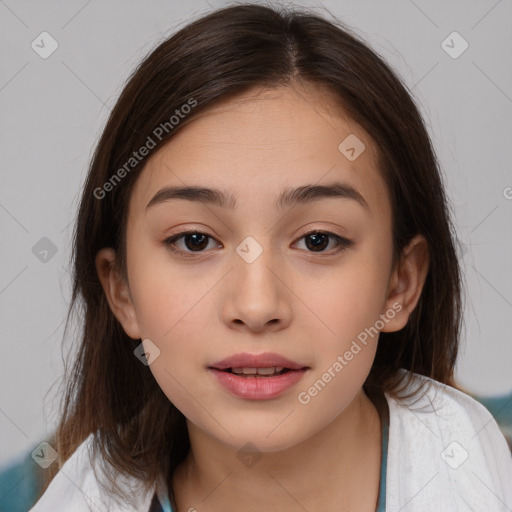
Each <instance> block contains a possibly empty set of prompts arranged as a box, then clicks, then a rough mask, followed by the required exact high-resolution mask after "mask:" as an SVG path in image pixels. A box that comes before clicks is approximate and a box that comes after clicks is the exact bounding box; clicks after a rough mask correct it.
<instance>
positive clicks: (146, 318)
mask: <svg viewBox="0 0 512 512" xmlns="http://www.w3.org/2000/svg"><path fill="white" fill-rule="evenodd" d="M347 137H351V139H348V141H349V142H351V144H348V142H347V143H345V146H344V145H342V150H340V149H339V146H340V143H342V142H343V141H344V140H345V139H346V138H347ZM355 137H357V139H356V138H355ZM354 141H356V142H355V143H354ZM358 141H359V142H358ZM361 142H362V143H363V144H364V150H363V151H362V152H360V150H361V148H362V147H363V146H360V144H361ZM350 147H355V151H351V150H350ZM347 148H348V149H347ZM358 153H360V154H358ZM354 156H355V157H356V158H354ZM348 157H350V158H348ZM376 161H377V151H376V148H375V147H374V144H373V142H372V140H371V139H370V138H369V136H368V134H367V133H366V132H365V131H363V129H362V128H361V127H360V126H358V125H357V124H355V123H354V122H353V121H352V120H351V119H350V118H348V116H347V115H344V113H343V111H342V110H341V109H340V108H339V107H335V106H334V103H333V101H332V98H329V96H327V93H325V92H322V91H321V90H319V89H316V88H313V86H309V87H308V88H307V89H294V88H292V87H283V88H279V89H274V90H270V91H269V90H253V91H251V92H250V93H247V94H244V95H243V96H240V97H238V98H237V99H236V100H231V101H229V102H227V103H225V104H223V105H221V106H219V107H216V108H215V109H212V110H211V111H209V112H207V113H204V114H201V115H200V116H199V117H197V118H196V119H195V120H194V122H192V123H191V124H190V125H189V126H187V127H186V128H184V129H183V131H182V132H180V133H179V134H178V135H177V136H175V138H174V139H173V140H171V141H170V142H169V143H167V144H166V145H165V146H164V147H162V148H160V149H159V150H158V152H156V153H155V154H154V155H153V156H152V157H151V158H150V159H149V160H148V162H147V164H146V166H145V168H144V170H143V171H142V172H141V174H140V176H139V177H138V179H137V182H136V184H135V186H134V188H133V191H132V195H131V199H130V205H129V212H128V219H127V272H128V285H129V291H128V293H129V297H130V299H129V301H128V302H127V303H126V304H124V305H121V306H114V311H115V312H116V315H117V317H118V318H119V319H120V321H121V322H122V324H123V327H124V328H125V330H126V332H127V333H128V335H129V336H131V337H133V338H135V339H138V338H141V339H142V340H145V341H144V346H145V348H146V350H147V351H148V352H149V353H151V352H152V351H153V352H154V350H155V347H157V349H158V350H159V351H160V352H159V355H158V356H157V357H156V358H155V359H154V360H153V362H152V363H151V364H150V366H149V369H150V371H151V372H152V373H153V375H154V377H155V379H156V380H157V382H158V384H159V386H160V387H161V388H162V390H163V391H164V393H165V394H166V395H167V397H168V398H169V400H171V401H172V402H173V403H174V404H175V405H176V407H177V408H178V409H179V410H181V412H182V413H183V414H184V415H185V416H186V417H187V419H188V420H189V425H193V426H194V428H197V429H198V430H200V431H202V432H204V433H206V434H207V435H208V436H209V437H210V438H214V439H217V440H218V441H221V442H222V443H225V444H226V445H229V446H232V447H234V448H236V449H238V448H240V447H241V446H243V445H245V444H246V443H247V442H248V441H251V442H252V443H253V444H255V445H256V446H257V447H258V448H259V449H260V450H261V451H268V452H271V451H276V450H281V449H285V448H287V447H290V446H293V445H296V444H298V443H300V442H301V441H304V440H306V439H308V438H309V437H310V436H312V435H313V434H315V433H317V432H319V431H320V430H321V429H323V428H325V427H326V426H327V425H329V424H330V422H332V421H333V419H334V418H336V417H338V416H339V415H340V414H343V412H344V410H345V409H346V408H347V407H348V406H349V404H350V403H351V402H352V401H353V400H354V397H356V396H358V395H359V394H360V393H361V389H362V385H363V383H364V381H365V379H366V377H367V375H368V373H369V371H370V368H371V365H372V362H373V359H374V356H375V351H376V347H377V340H378V334H377V335H376V334H375V332H376V331H382V330H396V329H399V328H401V327H402V326H403V324H404V323H405V321H406V318H404V312H405V309H404V310H403V311H402V313H399V312H398V310H397V307H396V303H397V300H396V297H397V295H395V296H394V297H393V293H392V292H393V289H394V288H398V281H397V280H395V278H394V277H393V276H394V274H393V269H392V262H391V256H392V239H391V227H392V226H391V204H390V201H389V196H388V192H387V189H386V185H385V183H384V180H383V178H382V177H381V175H380V173H379V170H378V169H377V167H376ZM335 184H338V185H339V186H338V188H337V189H332V190H337V192H336V193H335V192H332V191H331V193H330V194H326V192H325V190H326V189H324V193H323V194H322V193H319V194H316V195H315V194H314V193H312V192H310V193H309V194H305V197H302V198H301V194H295V198H296V199H297V198H298V200H297V201H296V202H286V201H284V202H282V203H281V204H279V203H278V198H279V197H280V196H281V194H282V193H283V191H285V190H293V189H297V188H300V187H309V186H322V187H323V186H325V187H331V186H334V185H335ZM183 186H194V187H205V188H211V189H216V190H218V191H220V192H221V193H222V194H224V195H225V196H226V197H225V198H224V201H223V202H221V203H217V202H215V201H209V200H206V198H207V195H206V194H203V195H201V196H200V197H199V198H198V197H194V196H193V194H189V196H188V198H185V197H183V196H182V197H171V194H167V195H165V194H162V193H161V194H159V192H160V191H162V189H165V188H166V187H183ZM287 197H288V198H289V199H290V197H291V199H293V198H294V196H293V195H292V196H290V195H289V194H288V196H287ZM190 231H192V232H195V233H196V234H195V235H194V234H192V235H191V234H188V235H183V232H190ZM397 279H398V278H397ZM393 304H395V307H393ZM116 308H117V309H116ZM372 329H373V330H372ZM369 332H370V333H372V335H369V334H368V333H369ZM365 333H366V336H365ZM365 338H366V340H365V341H366V342H363V340H364V339H365ZM356 347H358V348H356ZM154 353H155V352H154ZM268 353H271V354H273V355H274V356H269V357H267V356H264V355H265V354H267V355H268ZM240 354H245V355H246V356H247V357H248V358H247V359H245V360H241V361H240V360H238V361H233V360H232V361H228V362H227V363H226V364H225V365H222V364H219V362H220V361H222V360H225V359H226V358H230V357H231V356H234V355H240ZM261 355H263V356H262V358H258V356H261ZM250 356H253V357H255V358H256V359H251V358H250ZM277 356H279V357H281V358H286V361H285V362H283V361H280V360H279V359H275V357H277ZM291 363H294V364H295V366H294V365H292V364H291ZM226 365H227V366H228V367H245V368H255V367H276V366H277V367H281V366H282V367H283V369H284V370H285V372H284V374H283V375H280V376H274V377H269V376H257V377H256V376H254V375H253V376H248V377H247V376H246V377H243V376H237V375H234V374H233V373H230V372H228V371H222V370H221V369H220V368H221V367H222V366H226ZM287 365H288V366H287ZM289 367H293V368H290V370H289V371H286V368H289ZM215 368H217V369H215ZM237 371H239V370H237ZM247 371H248V372H249V373H251V372H254V370H251V369H249V370H246V372H247ZM268 371H269V372H270V371H271V370H268ZM264 372H265V370H263V373H264ZM260 373H261V370H260ZM256 381H258V383H256Z"/></svg>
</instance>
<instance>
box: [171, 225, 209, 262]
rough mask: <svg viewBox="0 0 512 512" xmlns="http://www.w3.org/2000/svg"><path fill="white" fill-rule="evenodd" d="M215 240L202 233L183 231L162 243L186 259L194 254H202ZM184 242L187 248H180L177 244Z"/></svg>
mask: <svg viewBox="0 0 512 512" xmlns="http://www.w3.org/2000/svg"><path fill="white" fill-rule="evenodd" d="M209 239H210V240H212V241H214V240H215V239H214V238H213V237H211V236H209V235H207V234H205V233H202V232H200V231H183V232H181V233H177V234H176V235H173V236H171V237H169V238H166V239H165V240H164V241H163V242H162V243H163V244H164V245H165V246H166V247H168V248H169V249H170V250H171V251H173V252H176V253H181V254H182V255H183V256H185V257H190V256H192V257H193V256H194V253H202V252H204V249H205V248H206V247H207V246H208V241H209ZM178 241H183V242H184V244H185V246H184V247H183V246H182V247H178V246H177V242H178Z"/></svg>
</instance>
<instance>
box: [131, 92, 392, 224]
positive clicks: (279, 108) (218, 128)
mask: <svg viewBox="0 0 512 512" xmlns="http://www.w3.org/2000/svg"><path fill="white" fill-rule="evenodd" d="M354 157H355V158H354ZM332 182H343V183H346V184H347V185H349V186H352V187H353V188H355V189H356V190H357V191H359V192H360V194H361V195H362V196H363V197H364V198H365V199H366V201H367V202H368V204H369V208H370V211H371V212H372V214H373V215H376V216H379V215H387V214H389V203H388V194H387V191H386V186H385V182H384V180H383V178H382V177H381V175H380V172H379V170H378V169H377V150H376V147H375V144H374V142H373V140H372V139H370V137H369V135H368V134H367V133H366V132H365V131H364V130H363V129H362V127H361V126H359V125H358V124H357V123H355V122H354V121H353V120H352V119H351V118H350V117H349V116H348V114H347V113H346V112H344V110H343V109H342V107H341V106H340V105H339V104H337V103H336V102H335V99H334V98H333V97H332V95H330V93H329V92H328V91H326V90H324V89H321V88H319V87H316V86H313V85H308V86H307V87H300V88H298V87H297V86H295V87H292V86H286V87H279V88H276V89H270V90H269V89H254V90H251V91H250V92H248V93H245V94H243V95H240V96H238V97H236V98H235V99H232V100H228V101H226V102H223V103H221V104H219V105H216V106H215V107H213V108H211V109H208V110H207V111H205V112H203V113H201V114H199V115H197V116H196V117H195V118H194V120H193V121H192V122H191V123H190V124H189V125H187V126H186V127H184V128H183V129H182V131H180V132H178V133H177V135H176V136H175V137H174V138H173V139H171V140H170V141H169V142H168V143H167V144H165V145H164V146H163V147H161V148H159V149H158V151H156V153H155V154H154V155H152V156H151V157H150V158H149V160H148V161H147V162H146V165H145V167H144V169H143V170H142V171H141V174H140V176H139V177H138V179H137V181H136V184H135V187H134V189H133V191H132V197H131V201H130V204H131V206H130V210H132V211H134V212H135V211H139V212H142V211H143V210H145V208H146V206H147V204H148V202H149V201H150V200H151V199H152V197H153V196H154V194H155V193H156V192H158V191H159V190H160V189H161V188H163V187H166V186H192V185H194V186H196V185H201V186H205V187H210V188H216V189H221V190H223V191H226V193H228V194H230V195H232V196H235V197H236V198H237V201H236V208H241V207H243V205H244V204H247V205H250V204H253V203H256V204H258V205H259V206H260V208H261V206H262V205H264V204H266V205H268V206H269V208H270V207H272V208H273V207H274V205H275V200H276V198H277V196H278V195H279V194H280V192H281V191H282V189H283V188H286V187H291V186H293V187H296V186H301V185H306V184H319V185H322V184H328V183H332Z"/></svg>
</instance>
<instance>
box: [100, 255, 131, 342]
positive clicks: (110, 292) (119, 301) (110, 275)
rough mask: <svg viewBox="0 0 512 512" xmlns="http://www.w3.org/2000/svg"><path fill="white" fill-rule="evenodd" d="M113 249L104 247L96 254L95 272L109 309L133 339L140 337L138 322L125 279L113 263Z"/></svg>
mask: <svg viewBox="0 0 512 512" xmlns="http://www.w3.org/2000/svg"><path fill="white" fill-rule="evenodd" d="M115 257H116V254H115V251H114V249H111V248H104V249H101V250H100V251H98V253H97V254H96V261H95V262H96V272H97V273H98V277H99V279H100V282H101V286H102V287H103V291H104V292H105V295H106V297H107V301H108V304H109V306H110V309H111V310H112V312H113V313H114V315H115V317H116V318H117V320H118V321H119V322H120V323H121V325H122V326H123V329H124V331H125V332H126V334H127V335H128V336H129V337H130V338H133V339H139V338H140V330H139V324H138V322H137V317H136V315H135V308H134V306H133V301H132V297H131V293H130V288H129V285H128V282H127V280H126V279H125V278H124V277H123V276H122V275H121V273H120V271H119V270H118V269H117V266H116V265H115Z"/></svg>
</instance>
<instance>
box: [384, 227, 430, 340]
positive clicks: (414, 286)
mask: <svg viewBox="0 0 512 512" xmlns="http://www.w3.org/2000/svg"><path fill="white" fill-rule="evenodd" d="M428 268H429V251H428V243H427V241H426V239H425V237H424V236H423V235H416V236H415V237H414V238H413V239H412V240H411V241H410V242H409V244H408V245H407V247H405V249H404V250H403V251H402V254H401V256H400V259H399V261H398V262H397V264H396V265H395V268H394V269H393V271H392V274H391V277H390V280H389V285H388V296H387V299H386V303H385V305H384V310H383V311H382V314H383V315H385V316H386V317H387V318H388V321H387V322H385V326H384V328H383V329H382V331H383V332H394V331H399V330H400V329H402V328H403V327H405V325H406V324H407V321H408V320H409V316H410V315H411V313H412V312H413V311H414V308H415V307H416V304H417V303H418V301H419V299H420V296H421V291H422V290H423V285H424V283H425V279H426V278H427V274H428ZM391 311H394V312H395V313H396V314H395V315H394V316H393V317H392V318H391V315H390V312H391ZM386 312H387V313H386Z"/></svg>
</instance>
